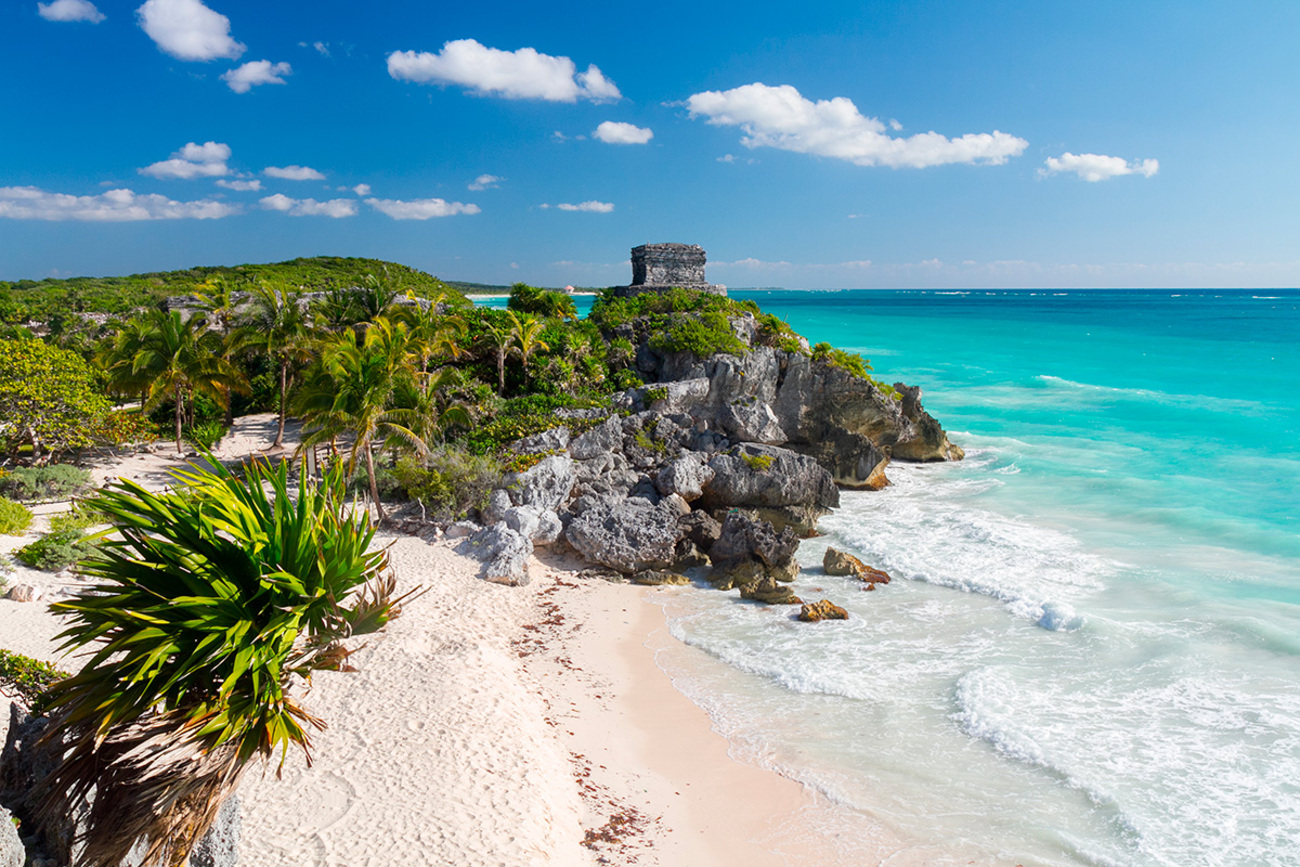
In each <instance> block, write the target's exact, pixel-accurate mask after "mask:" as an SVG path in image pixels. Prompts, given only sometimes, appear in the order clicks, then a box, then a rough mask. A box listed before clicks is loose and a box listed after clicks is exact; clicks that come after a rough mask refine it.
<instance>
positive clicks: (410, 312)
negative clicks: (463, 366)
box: [397, 294, 469, 373]
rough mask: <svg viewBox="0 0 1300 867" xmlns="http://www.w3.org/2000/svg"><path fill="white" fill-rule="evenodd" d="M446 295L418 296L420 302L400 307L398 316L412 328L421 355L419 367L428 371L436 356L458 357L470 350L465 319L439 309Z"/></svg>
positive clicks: (449, 358) (455, 359) (448, 358)
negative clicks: (468, 348) (440, 311)
mask: <svg viewBox="0 0 1300 867" xmlns="http://www.w3.org/2000/svg"><path fill="white" fill-rule="evenodd" d="M443 297H444V296H443V295H442V294H438V295H436V296H434V297H433V298H430V299H427V301H428V306H425V303H424V302H425V300H426V299H414V300H415V302H416V303H414V304H410V305H407V306H404V307H402V308H401V309H399V310H398V311H397V319H398V320H399V321H401V322H404V323H406V325H407V327H408V328H409V329H410V332H411V341H412V343H413V345H414V349H413V351H414V352H415V354H416V355H417V356H418V357H419V362H420V363H419V369H420V371H421V372H422V373H428V372H429V369H430V365H431V364H432V362H433V360H434V359H435V358H443V359H446V360H447V361H457V360H459V359H461V358H463V357H465V356H466V355H468V354H469V353H468V352H467V351H466V350H465V348H464V346H463V343H464V341H465V320H464V319H461V318H460V317H459V316H457V315H455V314H445V313H439V312H438V306H439V305H440V304H442V300H443Z"/></svg>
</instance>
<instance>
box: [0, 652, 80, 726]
mask: <svg viewBox="0 0 1300 867" xmlns="http://www.w3.org/2000/svg"><path fill="white" fill-rule="evenodd" d="M65 677H68V674H67V673H65V672H62V671H59V670H58V669H57V668H55V667H54V666H52V665H50V664H49V663H48V662H41V661H40V660H39V659H32V658H31V657H28V656H22V655H21V654H17V653H10V652H9V651H7V650H0V689H3V690H4V691H6V692H12V693H17V694H18V695H19V696H20V697H21V698H22V699H23V701H24V702H26V704H27V706H28V707H29V708H31V710H32V711H33V712H34V713H40V712H41V711H42V710H43V704H44V703H43V701H42V698H43V696H44V693H45V690H47V689H49V687H50V684H52V683H54V682H55V681H56V680H63V679H64V678H65Z"/></svg>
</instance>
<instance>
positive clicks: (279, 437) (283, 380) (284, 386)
mask: <svg viewBox="0 0 1300 867" xmlns="http://www.w3.org/2000/svg"><path fill="white" fill-rule="evenodd" d="M288 391H289V362H287V361H281V362H280V427H279V428H278V429H276V432H275V442H274V443H272V444H271V445H272V447H273V448H283V447H284V406H285V404H284V402H285V399H286V397H285V396H286V393H287V392H288Z"/></svg>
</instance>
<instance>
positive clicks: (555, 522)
mask: <svg viewBox="0 0 1300 867" xmlns="http://www.w3.org/2000/svg"><path fill="white" fill-rule="evenodd" d="M562 533H564V522H563V521H561V520H560V516H559V515H557V514H556V513H555V512H552V511H551V510H550V509H547V510H546V511H544V512H542V513H541V514H540V515H538V516H537V533H536V535H534V536H533V544H534V545H554V544H555V543H556V542H557V541H559V539H560V536H561V534H562Z"/></svg>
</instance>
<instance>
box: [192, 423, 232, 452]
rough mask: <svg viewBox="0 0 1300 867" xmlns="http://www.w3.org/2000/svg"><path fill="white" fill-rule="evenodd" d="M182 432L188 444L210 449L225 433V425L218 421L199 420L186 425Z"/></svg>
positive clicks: (204, 449) (201, 448)
mask: <svg viewBox="0 0 1300 867" xmlns="http://www.w3.org/2000/svg"><path fill="white" fill-rule="evenodd" d="M182 433H183V434H184V436H185V440H186V442H188V443H189V444H190V445H192V446H194V447H195V448H197V449H200V450H203V451H211V450H212V447H213V446H214V445H216V444H217V441H218V440H220V439H221V438H222V437H223V436H225V435H226V426H225V425H224V424H222V423H221V422H219V421H201V422H197V423H196V424H193V425H187V426H186V427H185V429H184V430H183V431H182Z"/></svg>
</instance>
